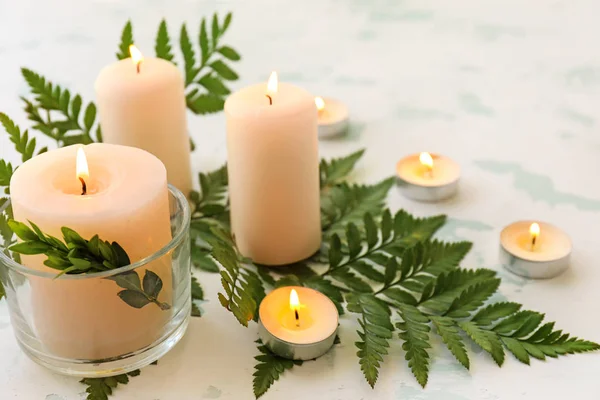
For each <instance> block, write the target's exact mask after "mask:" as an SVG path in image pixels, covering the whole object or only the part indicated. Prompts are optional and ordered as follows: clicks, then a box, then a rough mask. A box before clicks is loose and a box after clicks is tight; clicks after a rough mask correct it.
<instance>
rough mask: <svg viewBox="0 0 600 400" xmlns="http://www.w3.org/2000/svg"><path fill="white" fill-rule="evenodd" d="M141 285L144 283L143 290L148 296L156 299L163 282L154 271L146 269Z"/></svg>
mask: <svg viewBox="0 0 600 400" xmlns="http://www.w3.org/2000/svg"><path fill="white" fill-rule="evenodd" d="M136 275H137V274H136ZM143 285H144V286H143V287H144V292H145V293H146V294H147V295H148V296H150V297H152V298H155V299H156V298H158V294H159V293H160V291H161V289H162V287H163V282H162V279H160V277H159V276H158V275H156V273H154V272H153V271H151V270H149V269H147V270H146V273H145V274H144V282H143Z"/></svg>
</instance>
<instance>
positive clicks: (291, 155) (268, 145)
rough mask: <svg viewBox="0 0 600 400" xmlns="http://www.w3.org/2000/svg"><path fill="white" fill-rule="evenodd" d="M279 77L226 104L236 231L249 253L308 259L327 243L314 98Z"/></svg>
mask: <svg viewBox="0 0 600 400" xmlns="http://www.w3.org/2000/svg"><path fill="white" fill-rule="evenodd" d="M276 78H277V77H276V75H275V74H272V76H271V79H270V80H269V84H268V85H267V84H264V83H262V84H257V85H254V86H250V87H246V88H244V89H242V90H240V91H238V92H236V93H234V94H232V95H231V96H230V97H229V98H228V99H227V101H226V102H225V114H226V118H227V153H228V173H229V193H230V201H231V225H232V229H233V234H234V235H235V240H236V243H237V245H238V248H239V249H240V252H241V253H242V254H243V255H244V256H246V257H250V258H251V259H252V260H254V262H256V263H260V264H266V265H283V264H290V263H293V262H296V261H299V260H302V259H304V258H306V257H309V256H310V255H312V254H313V253H315V252H316V251H317V250H318V249H319V247H320V244H321V221H320V209H319V155H318V140H317V110H316V108H315V104H314V98H313V96H311V95H310V94H309V93H308V92H307V91H306V90H304V89H301V88H299V87H296V86H293V85H290V84H286V83H281V84H279V85H277V81H276Z"/></svg>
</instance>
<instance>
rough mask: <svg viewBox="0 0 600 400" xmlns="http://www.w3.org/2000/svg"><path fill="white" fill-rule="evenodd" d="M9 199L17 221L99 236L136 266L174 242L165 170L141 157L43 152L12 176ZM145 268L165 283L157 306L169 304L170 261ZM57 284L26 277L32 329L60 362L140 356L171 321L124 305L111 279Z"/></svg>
mask: <svg viewBox="0 0 600 400" xmlns="http://www.w3.org/2000/svg"><path fill="white" fill-rule="evenodd" d="M10 192H11V201H12V207H13V213H14V219H15V220H16V221H20V222H24V223H27V221H31V222H33V223H35V224H36V225H38V226H39V227H40V229H41V230H42V231H43V232H44V233H46V234H49V235H52V236H55V237H59V238H60V237H62V234H61V231H60V229H61V227H68V228H71V229H73V230H75V231H76V232H78V233H79V234H81V235H82V236H83V237H84V238H86V239H89V238H91V237H92V236H93V235H95V234H98V235H99V236H100V238H102V239H104V240H109V241H115V242H118V243H119V244H120V245H121V246H122V247H123V248H124V249H125V251H126V252H127V254H128V255H129V257H130V259H131V261H132V262H136V261H139V260H141V259H143V258H145V257H147V256H149V255H151V254H153V253H155V252H156V251H158V250H160V249H162V248H163V247H164V246H165V245H166V244H167V243H168V242H169V241H170V240H171V225H170V221H169V218H170V217H169V200H168V192H167V174H166V170H165V167H164V165H163V164H162V163H161V162H160V160H159V159H158V158H156V157H154V156H153V155H152V154H150V153H147V152H145V151H143V150H140V149H136V148H133V147H125V146H117V145H111V144H100V143H98V144H90V145H88V146H85V147H77V146H69V147H64V148H61V149H57V150H53V151H49V152H47V153H44V154H41V155H39V156H36V157H34V158H32V159H31V160H29V161H27V162H25V163H24V164H23V165H21V166H20V167H19V168H18V169H17V170H16V171H15V173H14V175H13V176H12V179H11V181H10ZM21 260H22V264H23V265H25V266H27V267H29V268H31V269H34V270H38V271H44V272H48V273H50V274H54V275H56V274H58V272H59V271H57V270H56V269H51V268H49V267H47V266H45V265H44V264H43V263H44V261H45V260H46V256H43V255H35V256H30V255H22V256H21ZM148 269H151V270H152V271H153V272H154V273H156V274H157V275H158V276H159V277H160V278H161V280H162V282H163V290H162V291H161V293H160V298H159V300H160V301H161V302H166V303H168V304H172V283H171V282H172V272H171V266H170V263H167V262H164V260H163V261H162V262H153V263H151V264H149V265H148ZM140 272H143V271H140ZM63 278H64V279H63ZM63 278H61V279H56V280H50V279H46V278H41V277H36V276H34V275H31V276H30V278H29V282H30V283H31V295H30V296H31V307H32V315H33V325H34V326H35V329H36V331H37V332H36V333H37V336H38V337H39V338H40V340H41V341H42V343H43V345H44V346H45V347H46V348H47V349H48V350H49V351H50V352H51V353H52V354H54V355H55V356H57V357H64V358H71V359H82V360H101V359H106V358H111V357H115V356H119V355H122V354H126V353H130V352H134V351H137V350H139V349H141V348H143V347H145V346H147V345H150V344H151V343H153V342H154V341H155V340H157V339H158V338H159V337H158V336H159V335H160V332H161V329H162V327H163V326H164V323H165V321H167V320H168V319H169V318H170V312H169V311H164V310H161V309H160V308H159V307H156V306H152V307H151V306H145V307H143V308H140V309H136V308H133V307H131V306H129V305H128V304H126V303H125V302H123V301H122V300H121V299H120V298H119V296H118V295H117V293H118V292H119V291H120V290H122V289H121V288H120V287H118V286H117V285H116V284H115V282H113V281H111V280H107V279H88V280H77V279H69V277H67V276H65V277H63ZM73 278H75V277H73Z"/></svg>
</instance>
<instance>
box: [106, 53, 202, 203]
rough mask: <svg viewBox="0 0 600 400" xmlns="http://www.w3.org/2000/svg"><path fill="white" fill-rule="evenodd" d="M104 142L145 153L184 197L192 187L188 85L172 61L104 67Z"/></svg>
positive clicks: (128, 62) (152, 60) (129, 61)
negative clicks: (156, 161)
mask: <svg viewBox="0 0 600 400" xmlns="http://www.w3.org/2000/svg"><path fill="white" fill-rule="evenodd" d="M95 87H96V101H97V105H98V112H99V115H100V123H101V125H102V135H103V137H104V142H105V143H114V144H121V145H125V146H132V147H138V148H140V149H144V150H146V151H148V152H150V153H152V154H154V155H155V156H156V157H158V158H159V159H160V160H161V161H162V162H163V163H164V164H165V166H166V168H167V175H168V180H169V183H170V184H172V185H174V186H175V187H177V189H179V190H181V191H182V192H183V193H184V194H185V195H186V196H187V195H189V193H190V191H191V187H192V176H191V169H190V142H189V136H188V132H187V123H186V105H185V93H184V82H183V78H182V76H181V73H180V72H179V69H177V67H176V66H175V65H173V64H172V63H170V62H169V61H165V60H162V59H158V58H145V59H143V60H142V61H140V62H139V72H138V68H137V66H136V63H134V62H133V61H132V59H130V58H128V59H125V60H121V61H118V62H115V63H113V64H111V65H109V66H107V67H105V68H104V69H103V70H102V71H101V72H100V75H98V79H97V80H96V85H95Z"/></svg>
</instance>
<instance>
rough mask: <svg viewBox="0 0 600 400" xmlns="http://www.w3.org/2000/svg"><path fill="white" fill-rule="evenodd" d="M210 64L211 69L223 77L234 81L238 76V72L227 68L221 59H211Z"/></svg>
mask: <svg viewBox="0 0 600 400" xmlns="http://www.w3.org/2000/svg"><path fill="white" fill-rule="evenodd" d="M210 66H211V68H212V69H213V71H215V72H216V73H217V74H219V75H220V76H221V77H222V78H223V79H226V80H228V81H235V80H237V79H238V78H239V76H238V74H236V73H235V71H233V70H232V69H231V68H229V67H228V66H227V64H225V63H224V62H223V61H221V60H217V61H213V62H212V63H211V64H210Z"/></svg>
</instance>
